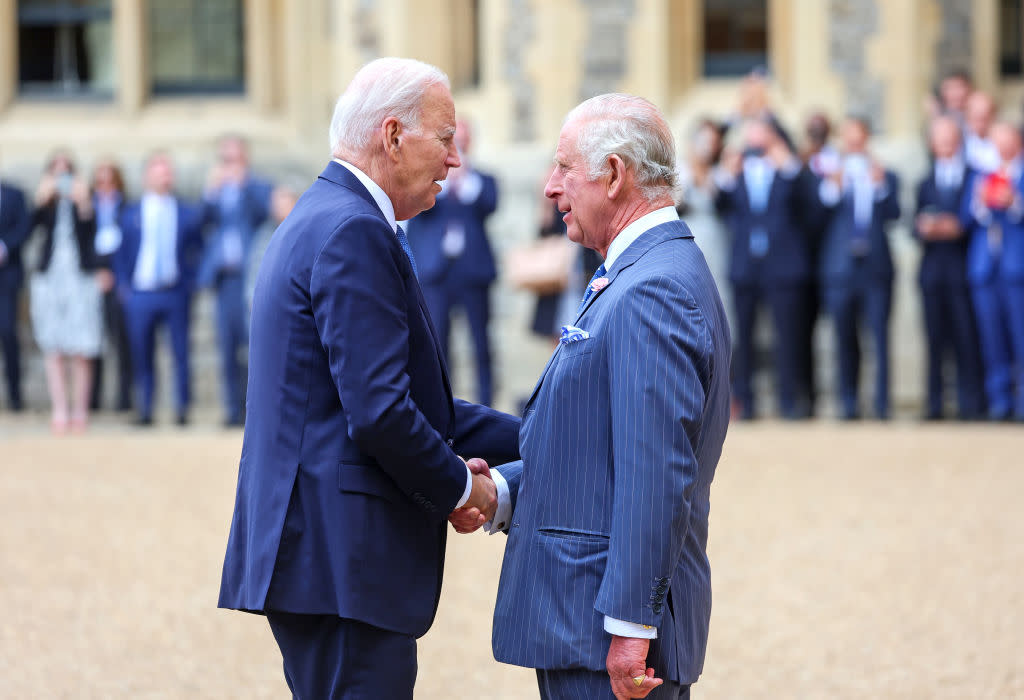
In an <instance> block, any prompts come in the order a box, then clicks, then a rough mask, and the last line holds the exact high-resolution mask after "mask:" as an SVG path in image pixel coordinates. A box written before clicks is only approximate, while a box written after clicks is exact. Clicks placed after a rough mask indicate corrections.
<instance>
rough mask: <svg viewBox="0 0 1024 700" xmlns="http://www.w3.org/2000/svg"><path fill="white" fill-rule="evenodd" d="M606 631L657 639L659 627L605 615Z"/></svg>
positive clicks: (637, 637)
mask: <svg viewBox="0 0 1024 700" xmlns="http://www.w3.org/2000/svg"><path fill="white" fill-rule="evenodd" d="M604 631H605V632H608V633H609V634H614V635H615V636H616V637H634V638H636V639H657V638H658V628H657V627H651V626H650V625H638V624H636V623H635V622H626V621H625V620H616V619H615V618H614V617H608V616H607V615H605V616H604Z"/></svg>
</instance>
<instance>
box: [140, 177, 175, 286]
mask: <svg viewBox="0 0 1024 700" xmlns="http://www.w3.org/2000/svg"><path fill="white" fill-rule="evenodd" d="M141 208H142V240H141V241H139V256H138V258H137V259H136V261H135V272H134V275H133V277H132V283H133V284H134V285H135V288H136V289H138V290H140V291H144V292H151V291H155V290H158V289H164V288H166V287H173V286H174V284H175V283H176V282H177V281H178V205H177V202H176V201H175V199H174V197H172V196H171V195H166V194H164V195H161V194H154V193H152V192H148V193H146V194H144V195H143V196H142V205H141Z"/></svg>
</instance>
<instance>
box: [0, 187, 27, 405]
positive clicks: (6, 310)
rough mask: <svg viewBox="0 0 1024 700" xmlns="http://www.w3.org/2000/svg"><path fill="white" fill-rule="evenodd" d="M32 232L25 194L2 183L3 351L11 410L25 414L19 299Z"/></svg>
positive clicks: (0, 344) (0, 298)
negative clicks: (26, 247)
mask: <svg viewBox="0 0 1024 700" xmlns="http://www.w3.org/2000/svg"><path fill="white" fill-rule="evenodd" d="M31 229H32V216H31V212H30V211H29V208H28V205H27V204H26V203H25V194H24V193H23V192H22V191H21V190H19V189H18V188H17V187H14V186H13V185H9V184H7V183H6V182H0V350H3V355H4V375H5V378H6V384H7V407H8V408H9V409H10V410H11V411H15V412H17V411H20V410H22V408H23V407H24V406H23V403H22V398H21V351H20V349H19V347H18V299H19V297H20V296H21V285H22V283H23V282H24V278H25V271H24V268H23V267H22V264H21V247H22V245H24V243H25V241H26V240H27V239H28V235H29V233H30V232H31Z"/></svg>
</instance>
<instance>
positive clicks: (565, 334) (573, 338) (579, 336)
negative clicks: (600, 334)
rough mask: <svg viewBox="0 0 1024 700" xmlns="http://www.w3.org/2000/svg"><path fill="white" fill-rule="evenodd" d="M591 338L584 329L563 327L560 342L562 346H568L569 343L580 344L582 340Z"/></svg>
mask: <svg viewBox="0 0 1024 700" xmlns="http://www.w3.org/2000/svg"><path fill="white" fill-rule="evenodd" d="M589 337H590V333H588V332H587V331H585V330H583V329H582V328H577V327H576V326H562V335H560V336H559V337H558V342H559V343H560V344H562V345H568V344H569V343H578V342H579V341H581V340H586V339H587V338H589Z"/></svg>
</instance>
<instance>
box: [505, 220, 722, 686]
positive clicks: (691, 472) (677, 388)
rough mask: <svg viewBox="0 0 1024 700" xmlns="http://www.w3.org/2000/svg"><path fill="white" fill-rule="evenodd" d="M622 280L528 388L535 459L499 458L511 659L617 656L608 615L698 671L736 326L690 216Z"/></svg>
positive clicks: (555, 662) (658, 660)
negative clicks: (654, 635) (648, 632)
mask: <svg viewBox="0 0 1024 700" xmlns="http://www.w3.org/2000/svg"><path fill="white" fill-rule="evenodd" d="M608 278H609V280H610V283H609V284H608V286H606V287H605V288H604V289H603V290H601V291H600V292H597V293H596V294H594V295H592V296H591V298H590V300H589V301H588V303H587V306H586V307H585V308H584V310H583V311H582V313H581V314H580V316H579V317H578V319H577V321H576V324H575V325H577V326H578V327H580V328H582V329H584V330H586V331H588V332H589V333H590V337H589V338H588V339H585V340H580V341H577V342H574V343H570V344H567V345H561V346H559V348H558V349H557V350H556V351H555V353H554V354H553V356H552V358H551V360H550V361H549V362H548V366H547V367H546V368H545V370H544V373H543V374H542V375H541V378H540V381H539V382H538V384H537V387H536V388H535V389H534V393H533V396H532V397H531V399H530V401H529V402H528V403H527V407H526V416H525V418H524V420H523V425H522V429H521V432H520V453H521V455H522V458H523V460H522V461H521V462H513V463H511V464H508V465H505V466H503V467H501V468H500V471H501V473H502V475H503V476H504V477H505V478H506V480H507V481H508V482H509V490H510V495H511V496H512V504H513V515H512V523H511V525H510V527H509V539H508V543H507V545H506V549H505V560H504V564H503V566H502V571H501V582H500V585H499V588H498V601H497V607H496V609H495V615H494V632H493V640H492V641H493V647H494V656H495V658H496V659H497V660H498V661H503V662H505V663H510V664H517V665H520V666H527V667H532V668H544V669H569V668H589V669H592V670H604V668H605V657H606V655H607V653H608V645H609V643H610V641H611V636H610V635H609V634H608V633H607V632H605V631H604V616H605V615H608V616H610V617H613V618H617V619H620V620H626V621H629V622H635V623H640V624H646V625H655V626H657V628H658V639H657V640H655V641H654V642H653V643H652V645H651V652H650V654H649V656H648V663H649V665H651V666H653V667H654V668H655V669H656V670H657V672H658V675H659V676H661V677H662V678H665V679H666V680H673V681H677V682H680V683H692V682H694V681H696V680H697V677H698V676H699V675H700V672H701V669H702V667H703V663H704V652H705V648H706V645H707V634H708V620H709V617H710V613H711V579H710V570H709V566H708V560H707V556H706V554H705V546H706V543H707V532H708V510H709V500H708V498H709V490H710V487H711V480H712V478H713V477H714V473H715V466H716V465H717V463H718V458H719V456H720V455H721V452H722V443H723V441H724V440H725V434H726V429H727V427H728V422H729V353H730V340H729V331H728V328H727V326H726V320H725V313H724V311H723V309H722V302H721V299H720V298H719V296H718V290H717V288H716V287H715V283H714V282H713V281H712V278H711V273H710V271H709V270H708V266H707V264H706V263H705V261H704V256H703V255H702V254H701V252H700V251H699V250H698V248H697V246H696V244H695V243H694V241H693V237H692V234H691V233H690V231H689V229H688V228H687V227H686V225H685V224H683V223H682V222H671V223H668V224H663V225H661V226H657V227H655V228H653V229H651V230H649V231H647V232H646V233H644V234H643V235H641V236H640V238H638V239H637V240H636V241H635V242H634V243H633V244H632V245H630V246H629V248H627V249H626V250H625V251H624V252H623V253H622V255H621V256H620V257H619V258H618V259H617V260H616V261H615V263H614V265H613V266H612V269H611V270H610V271H609V272H608Z"/></svg>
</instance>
